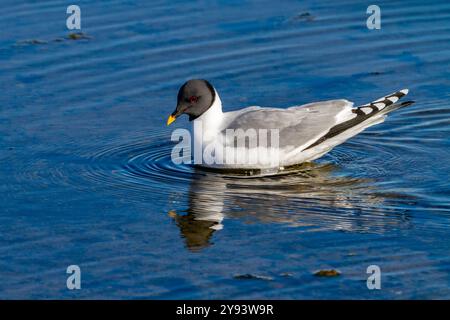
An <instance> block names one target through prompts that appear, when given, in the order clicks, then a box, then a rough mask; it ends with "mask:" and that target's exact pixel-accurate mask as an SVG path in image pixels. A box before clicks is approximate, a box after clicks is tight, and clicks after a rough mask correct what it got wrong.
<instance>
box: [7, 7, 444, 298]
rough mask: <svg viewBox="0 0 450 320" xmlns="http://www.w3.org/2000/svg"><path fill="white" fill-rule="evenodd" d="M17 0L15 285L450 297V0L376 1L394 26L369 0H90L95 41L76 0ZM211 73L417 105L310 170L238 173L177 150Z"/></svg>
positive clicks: (271, 96) (237, 88)
mask: <svg viewBox="0 0 450 320" xmlns="http://www.w3.org/2000/svg"><path fill="white" fill-rule="evenodd" d="M2 3H3V4H4V5H3V6H2V13H1V16H2V17H1V20H0V30H2V31H1V36H0V90H1V95H0V172H1V174H0V182H1V183H0V203H1V209H0V298H40V299H47V298H65V299H71V298H104V299H108V298H145V299H211V298H218V299H221V298H222V299H223V298H232V299H247V298H251V299H254V298H287V299H300V298H306V299H315V298H318V299H327V298H332V299H342V298H357V299H405V298H407V299H409V298H413V299H416V298H437V299H440V298H446V299H448V298H450V289H449V285H450V257H449V252H450V232H449V231H450V201H449V199H450V198H449V197H450V186H449V180H450V162H449V160H448V159H449V157H450V140H449V134H450V129H449V128H450V126H449V125H450V106H449V99H450V90H449V87H450V80H449V79H450V71H449V70H450V3H448V1H432V2H428V3H423V2H421V1H408V4H407V5H406V3H404V2H402V1H381V2H377V4H378V5H379V6H380V7H381V10H382V24H381V30H368V29H367V27H366V19H367V17H368V15H367V14H366V9H367V6H368V5H370V4H372V3H364V2H360V1H339V3H337V2H335V1H320V2H319V3H317V2H316V1H303V2H298V1H283V2H282V4H280V3H274V2H272V1H239V2H237V1H195V2H189V3H186V2H184V1H170V2H169V1H167V2H166V1H133V0H116V1H96V2H95V3H94V2H91V1H78V2H77V4H78V5H79V6H80V7H81V11H82V32H83V33H84V34H86V35H87V36H88V37H87V38H85V39H79V40H71V39H67V38H66V37H67V35H68V34H69V31H68V30H67V29H66V27H65V19H66V13H65V11H66V7H67V5H69V3H67V2H66V1H59V0H52V1H22V2H19V3H18V2H16V1H10V0H5V1H3V2H2ZM70 4H71V3H70ZM198 77H201V78H205V79H208V80H210V81H211V82H212V83H213V84H214V85H215V87H216V88H217V90H218V91H219V92H220V94H221V98H222V101H223V103H224V106H225V109H226V110H236V109H239V108H241V107H242V106H246V105H263V106H280V107H288V106H291V105H295V104H302V103H308V102H311V101H318V100H326V99H333V98H347V99H349V100H352V101H354V102H355V103H356V104H362V103H366V102H369V101H372V100H373V99H376V98H378V97H381V96H383V95H385V94H388V93H390V92H393V91H395V90H398V89H402V88H404V87H407V88H409V89H410V99H413V100H415V101H416V103H415V104H413V105H412V106H410V107H408V108H405V109H402V110H398V111H397V112H395V113H394V114H392V115H391V116H389V118H388V119H387V120H386V121H385V122H384V123H383V124H380V125H377V126H375V127H372V128H370V129H368V130H366V131H365V132H363V133H361V134H360V135H358V136H357V137H355V138H353V139H351V140H350V141H348V142H347V143H345V144H343V145H341V146H339V147H337V148H335V149H334V150H333V151H332V152H331V153H329V154H328V155H326V156H324V157H323V158H321V159H320V160H318V161H316V162H315V163H313V164H308V165H305V166H303V167H302V168H301V170H298V171H296V172H295V173H292V174H288V175H281V176H277V177H252V178H244V177H235V176H232V175H227V174H217V173H211V172H205V171H202V170H198V169H194V168H192V167H190V166H186V165H181V166H177V165H174V164H173V163H172V162H171V160H170V152H171V150H172V147H173V143H172V142H171V141H170V134H171V130H172V129H173V128H181V127H187V126H188V121H187V119H180V120H178V121H177V122H176V123H175V124H174V127H166V125H165V120H166V118H167V115H168V114H169V113H170V112H172V111H173V108H174V107H175V102H176V93H177V90H178V87H179V86H180V85H181V84H182V83H183V82H184V81H186V80H187V79H190V78H198ZM71 264H76V265H79V266H80V267H81V270H82V289H81V290H78V291H69V290H67V288H66V277H67V274H66V268H67V266H69V265H71ZM372 264H376V265H378V266H380V268H381V271H382V289H381V290H368V289H367V287H366V279H367V276H368V275H367V274H366V268H367V267H368V266H369V265H372ZM321 269H337V270H339V271H340V272H341V275H340V276H339V277H334V278H318V277H315V276H314V275H313V274H314V272H315V271H317V270H321ZM245 275H254V276H255V279H246V278H248V277H246V276H245ZM258 277H259V278H258Z"/></svg>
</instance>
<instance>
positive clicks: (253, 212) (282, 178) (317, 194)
mask: <svg viewBox="0 0 450 320" xmlns="http://www.w3.org/2000/svg"><path fill="white" fill-rule="evenodd" d="M336 169H337V166H335V165H332V164H314V163H307V164H303V165H301V166H297V167H291V168H289V169H288V170H286V171H285V172H284V173H283V174H278V175H275V176H261V175H258V174H255V175H250V176H249V175H248V174H249V172H248V171H247V172H238V173H237V172H232V173H229V174H228V173H220V174H219V173H213V172H206V171H204V170H203V169H195V173H194V177H193V179H192V182H191V185H190V188H189V195H188V199H189V202H188V208H187V210H186V211H185V212H184V214H181V213H180V214H178V213H176V212H175V211H173V210H172V211H170V212H169V216H170V217H172V218H173V219H174V220H175V222H176V224H177V226H178V227H179V229H180V232H181V235H182V237H183V238H184V239H185V242H186V246H187V248H188V249H189V250H192V251H198V250H201V249H202V248H205V247H207V246H209V245H211V238H212V235H213V233H214V232H215V231H217V230H221V229H222V228H223V224H222V223H223V220H224V218H225V217H226V218H236V219H245V220H246V221H249V222H260V223H284V224H288V225H290V226H293V227H303V228H304V229H305V230H309V231H311V230H315V231H320V230H341V231H351V232H376V233H383V232H384V231H385V229H386V228H390V229H391V228H405V227H406V228H408V226H409V225H410V221H409V217H408V215H407V213H406V212H405V211H406V210H405V209H400V208H395V206H394V207H393V206H392V205H388V202H391V201H396V200H405V199H406V200H410V199H409V198H408V197H406V196H404V195H400V194H392V193H391V194H382V193H380V192H376V190H374V189H375V188H374V187H371V186H370V185H369V182H370V180H369V179H362V178H349V177H339V176H336V174H335V173H336Z"/></svg>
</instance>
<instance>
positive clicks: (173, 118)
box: [167, 115, 176, 125]
mask: <svg viewBox="0 0 450 320" xmlns="http://www.w3.org/2000/svg"><path fill="white" fill-rule="evenodd" d="M175 119H176V118H175V117H174V116H172V115H170V116H169V118H167V125H169V124H171V123H172V122H174V121H175Z"/></svg>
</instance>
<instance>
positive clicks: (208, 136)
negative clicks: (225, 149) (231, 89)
mask: <svg viewBox="0 0 450 320" xmlns="http://www.w3.org/2000/svg"><path fill="white" fill-rule="evenodd" d="M222 120H223V112H222V101H220V97H219V94H218V93H217V91H216V96H215V98H214V102H213V104H212V106H211V107H209V109H208V110H206V111H205V112H204V113H203V114H202V115H201V116H200V117H198V118H197V119H195V120H194V121H193V126H195V127H196V128H198V127H199V126H198V125H199V124H201V128H202V130H201V131H202V132H198V130H194V140H196V141H209V140H212V139H214V138H215V137H216V135H217V133H218V132H219V131H220V129H221V125H222ZM202 133H203V135H202Z"/></svg>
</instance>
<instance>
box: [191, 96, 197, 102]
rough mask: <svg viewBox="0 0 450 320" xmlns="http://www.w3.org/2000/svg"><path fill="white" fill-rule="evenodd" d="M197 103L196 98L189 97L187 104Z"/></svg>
mask: <svg viewBox="0 0 450 320" xmlns="http://www.w3.org/2000/svg"><path fill="white" fill-rule="evenodd" d="M197 101H198V97H196V96H190V97H189V102H190V103H196V102H197Z"/></svg>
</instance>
